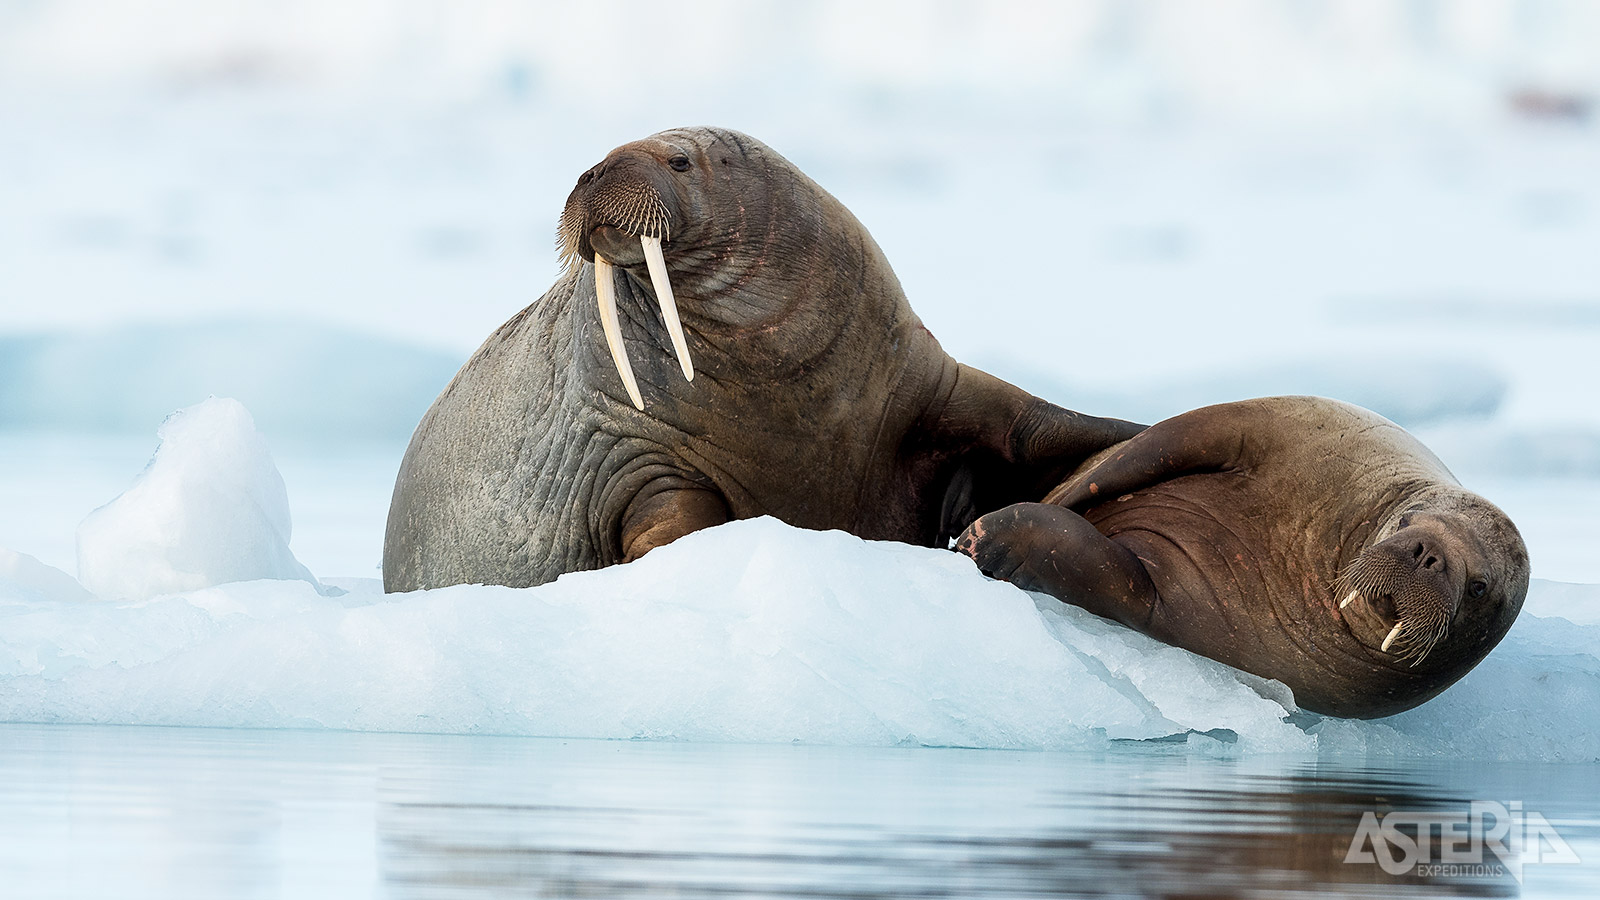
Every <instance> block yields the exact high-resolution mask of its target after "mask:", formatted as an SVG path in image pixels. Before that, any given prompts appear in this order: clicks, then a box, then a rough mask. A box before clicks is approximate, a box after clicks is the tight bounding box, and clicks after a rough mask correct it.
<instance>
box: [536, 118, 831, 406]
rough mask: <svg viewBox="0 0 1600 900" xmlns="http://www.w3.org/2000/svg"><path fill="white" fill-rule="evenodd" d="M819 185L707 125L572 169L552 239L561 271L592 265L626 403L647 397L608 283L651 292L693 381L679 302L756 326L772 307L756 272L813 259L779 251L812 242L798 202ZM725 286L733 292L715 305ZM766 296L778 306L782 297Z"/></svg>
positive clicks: (706, 317) (749, 141)
mask: <svg viewBox="0 0 1600 900" xmlns="http://www.w3.org/2000/svg"><path fill="white" fill-rule="evenodd" d="M822 193H823V192H822V191H821V189H820V188H816V186H815V185H814V184H812V183H811V182H810V181H809V179H806V178H805V176H803V175H801V174H800V173H799V171H798V170H797V169H793V167H791V166H789V165H788V163H787V162H786V161H784V160H783V159H782V157H779V156H778V155H777V154H776V153H773V152H772V151H771V150H770V149H768V148H767V147H766V146H765V145H763V144H761V143H760V142H759V141H756V140H755V139H753V138H750V137H748V136H746V135H742V134H739V133H738V132H733V131H729V130H726V129H712V128H684V129H674V130H672V131H664V132H661V133H660V134H656V135H652V136H650V137H648V138H645V139H643V140H639V141H634V142H632V143H628V144H624V145H622V146H621V147H618V148H617V149H615V150H613V151H611V153H609V154H608V155H607V156H606V158H605V159H604V160H602V161H601V162H600V163H599V164H598V165H596V166H594V167H593V168H591V169H589V170H588V171H586V172H584V173H583V174H582V175H580V176H579V177H578V183H577V185H576V186H575V187H574V188H573V189H572V193H571V194H570V195H569V196H568V197H567V203H566V207H565V208H564V209H563V210H562V213H561V224H560V226H559V229H558V237H557V245H558V249H559V251H560V254H561V259H562V262H563V265H564V266H566V267H567V268H568V269H569V270H577V269H579V268H581V267H582V266H583V264H584V263H586V262H587V263H592V264H593V266H594V286H595V300H596V302H597V304H598V306H599V309H600V323H601V328H602V330H603V332H604V333H605V338H606V343H607V345H608V347H609V349H610V351H611V359H612V362H613V363H614V364H615V365H616V368H617V373H618V374H619V375H620V376H621V378H622V382H623V386H624V387H625V388H626V390H627V392H628V397H629V399H630V400H632V401H633V405H634V406H636V407H638V408H639V409H641V410H642V409H644V400H643V398H642V396H641V394H640V392H639V386H638V381H637V379H636V378H635V374H634V370H633V366H632V364H631V363H630V361H629V359H628V351H627V348H626V346H625V345H624V342H623V339H622V334H621V324H620V322H619V319H618V313H617V296H618V285H619V282H618V281H617V279H618V278H625V279H628V281H627V283H626V284H623V285H622V287H623V288H624V290H627V291H631V292H632V293H634V294H635V295H640V294H642V293H643V292H645V291H646V290H647V291H648V294H651V295H653V296H654V300H655V302H656V304H657V305H659V308H660V312H661V326H662V327H663V328H664V330H665V332H666V335H667V337H668V338H669V339H670V342H671V346H672V350H673V353H674V354H675V355H676V357H677V360H678V364H679V368H680V369H681V370H682V372H683V377H684V378H685V379H686V380H690V381H692V380H693V379H694V374H695V367H694V361H693V359H692V358H691V356H690V349H689V338H688V335H687V334H686V331H685V324H684V319H683V317H682V314H681V313H680V309H679V302H680V300H681V301H682V302H683V303H684V304H685V307H684V313H688V314H692V315H694V316H697V317H699V319H700V321H702V322H703V323H707V324H710V323H711V322H713V321H717V320H720V321H722V322H723V323H724V324H735V325H741V326H750V325H753V324H764V323H759V321H758V320H759V319H760V318H761V316H762V315H763V314H770V313H774V312H777V311H778V310H776V309H763V308H762V307H763V304H764V301H765V300H767V299H769V298H764V297H762V296H760V295H759V293H758V292H755V291H752V289H751V285H752V283H753V282H754V280H755V279H753V278H752V277H751V276H752V273H753V270H754V269H755V268H756V267H761V268H763V269H766V270H772V269H773V268H774V267H779V266H782V265H785V264H790V263H792V262H793V261H794V257H796V256H801V257H805V258H806V259H804V260H802V262H807V261H809V262H815V260H814V258H813V257H815V253H805V252H803V251H802V252H798V253H790V252H787V251H789V250H795V249H797V248H796V247H785V246H783V242H785V241H796V242H800V241H808V240H809V241H811V243H812V245H816V244H817V243H819V242H818V241H817V235H816V234H815V233H813V231H812V230H810V229H808V228H807V227H806V225H805V223H806V221H807V220H808V219H810V218H814V217H812V216H809V215H806V214H805V213H806V212H807V210H805V209H803V207H804V206H805V205H806V204H807V203H812V204H815V203H816V202H817V200H816V199H815V198H814V196H813V195H814V194H816V195H820V194H822ZM830 199H831V198H830ZM800 246H804V245H800ZM776 280H777V281H780V282H781V281H782V278H781V277H779V278H777V279H776ZM635 288H637V290H635ZM730 293H737V294H738V297H737V299H736V300H735V301H732V302H729V303H724V304H723V306H724V307H725V308H718V306H717V304H718V300H719V298H722V299H727V295H728V294H730ZM770 299H771V300H772V301H773V303H772V305H774V306H776V307H781V306H782V305H783V298H782V297H781V296H774V297H772V298H770ZM691 330H692V329H691ZM791 337H795V336H794V335H791Z"/></svg>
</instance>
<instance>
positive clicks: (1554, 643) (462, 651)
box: [0, 519, 1600, 761]
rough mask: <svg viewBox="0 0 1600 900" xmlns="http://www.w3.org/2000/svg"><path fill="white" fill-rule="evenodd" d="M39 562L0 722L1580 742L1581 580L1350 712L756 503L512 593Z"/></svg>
mask: <svg viewBox="0 0 1600 900" xmlns="http://www.w3.org/2000/svg"><path fill="white" fill-rule="evenodd" d="M16 556H17V555H16V554H12V557H13V558H14V557H16ZM33 567H34V568H29V567H28V566H23V565H18V564H13V565H10V566H9V567H7V566H0V721H11V722H71V723H97V724H144V725H181V726H214V727H249V728H329V729H351V730H363V731H399V732H433V733H458V734H473V733H481V734H508V735H540V736H560V737H592V738H614V739H649V740H679V741H707V742H761V743H771V742H802V743H813V744H836V745H854V746H896V745H900V746H903V745H924V746H940V747H982V748H1006V749H1034V750H1063V749H1092V748H1096V747H1104V746H1106V745H1107V744H1109V743H1111V742H1121V741H1163V742H1177V741H1181V742H1186V743H1187V745H1188V746H1189V747H1190V748H1191V749H1193V750H1195V751H1198V752H1204V753H1227V754H1236V753H1244V754H1251V753H1341V754H1342V753H1366V754H1380V755H1397V756H1449V757H1458V758H1459V757H1473V758H1502V759H1523V760H1582V761H1590V760H1595V759H1600V727H1596V726H1597V724H1600V722H1597V719H1600V586H1591V585H1563V584H1558V583H1555V582H1543V581H1536V582H1535V584H1534V588H1533V592H1532V595H1531V596H1530V600H1529V610H1528V611H1525V612H1524V613H1523V615H1522V617H1521V618H1520V619H1519V621H1518V622H1517V624H1516V626H1515V628H1513V629H1512V631H1511V633H1510V635H1508V636H1507V638H1506V640H1505V641H1504V642H1503V643H1502V644H1501V646H1500V647H1499V648H1497V649H1496V650H1495V652H1494V653H1493V654H1491V655H1490V657H1489V658H1488V659H1487V660H1485V661H1484V663H1483V664H1482V665H1480V666H1479V667H1478V668H1477V669H1476V670H1474V671H1473V672H1472V673H1471V674H1470V675H1468V676H1467V678H1465V679H1464V680H1463V681H1462V682H1460V683H1459V684H1457V685H1456V686H1455V687H1453V688H1451V689H1450V690H1449V691H1447V692H1445V693H1444V694H1443V695H1441V696H1440V697H1439V698H1437V699H1435V700H1433V701H1432V702H1430V703H1428V704H1425V705H1424V706H1422V707H1420V708H1418V709H1416V710H1413V711H1411V712H1408V713H1405V714H1402V715H1399V716H1394V717H1392V718H1389V719H1384V720H1380V721H1374V722H1361V721H1351V720H1339V719H1331V718H1323V717H1319V716H1316V715H1313V714H1309V713H1305V712H1301V711H1297V710H1295V708H1294V706H1293V703H1292V699H1291V696H1290V693H1289V691H1288V689H1287V688H1285V687H1284V686H1283V685H1281V684H1279V683H1277V682H1273V681H1268V680H1265V679H1261V678H1258V677H1256V676H1253V675H1249V674H1247V673H1244V672H1240V671H1237V670H1235V669H1232V668H1229V667H1227V666H1224V665H1221V664H1219V663H1215V662H1212V661H1210V660H1207V659H1204V658H1202V657H1198V656H1195V655H1194V654H1191V653H1188V652H1186V651H1183V650H1179V649H1177V648H1174V647H1168V646H1166V645H1163V644H1160V643H1158V642H1156V641H1153V640H1150V639H1149V638H1146V637H1144V636H1142V635H1139V634H1136V633H1134V632H1132V631H1129V630H1127V629H1125V628H1122V627H1121V626H1118V625H1116V624H1113V623H1110V622H1107V621H1105V620H1102V619H1098V618H1096V617H1094V616H1091V615H1089V614H1087V613H1085V612H1083V611H1081V610H1078V609H1076V608H1073V607H1069V606H1065V605H1063V604H1060V603H1058V602H1056V601H1055V600H1053V599H1050V598H1048V597H1044V596H1042V595H1034V594H1028V593H1025V592H1023V591H1021V590H1018V589H1016V588H1014V587H1012V586H1010V585H1007V584H1002V583H998V582H993V581H989V580H988V579H986V578H984V577H983V576H982V575H980V574H979V573H978V572H977V570H976V569H975V567H974V566H973V565H972V563H971V562H970V561H969V560H967V559H966V558H965V557H962V556H959V555H957V554H953V553H949V552H945V551H938V550H931V549H926V548H919V547H911V546H907V545H904V544H895V543H884V542H871V541H863V540H861V539H859V538H855V537H852V536H850V535H847V534H844V533H841V532H815V531H805V530H802V529H797V528H792V527H789V526H787V525H784V524H782V523H780V522H778V521H776V520H773V519H755V520H748V521H741V522H733V523H730V524H728V525H725V526H722V527H719V528H715V529H710V530H708V531H704V532H700V533H696V534H694V535H690V536H689V537H687V538H684V539H682V540H679V541H677V542H675V543H673V544H671V545H669V546H666V547H663V548H660V549H658V550H656V551H654V552H652V553H650V554H649V555H647V556H646V557H644V558H643V559H641V560H639V561H637V562H635V563H632V564H630V565H626V566H617V567H613V568H609V569H604V570H600V571H596V572H581V573H575V574H572V575H568V576H565V577H563V578H561V579H559V580H558V581H556V582H554V583H553V584H548V585H544V586H542V587H537V588H524V589H513V588H505V587H493V586H479V585H463V586H457V587H451V588H444V589H440V590H432V591H418V592H415V593H411V594H399V595H384V594H383V593H381V591H380V589H379V587H378V585H377V584H376V582H374V581H371V580H362V579H350V580H341V579H325V581H330V582H332V583H335V584H339V585H341V586H343V587H344V588H346V590H347V593H344V594H342V595H340V596H324V595H323V594H319V593H318V592H317V590H316V589H315V588H314V587H312V585H310V584H308V583H305V582H294V581H250V582H240V583H233V584H224V585H220V586H217V587H211V588H205V589H201V590H196V591H191V592H186V593H181V594H168V595H162V596H158V597H155V598H153V599H150V600H145V601H141V602H107V601H100V600H95V599H92V598H90V597H89V595H87V594H86V593H84V592H83V591H82V589H81V588H79V587H77V585H76V583H75V582H73V581H72V579H71V578H70V577H68V576H65V575H64V573H55V575H51V574H50V573H49V572H44V573H43V574H41V572H40V570H39V569H38V564H37V563H34V564H33ZM50 571H51V572H53V571H54V570H50ZM30 573H31V574H30ZM56 576H60V577H59V578H57V577H56ZM1557 613H1560V614H1562V615H1565V616H1567V618H1561V617H1558V616H1557V615H1556V614H1557Z"/></svg>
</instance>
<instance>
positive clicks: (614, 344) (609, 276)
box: [594, 253, 644, 410]
mask: <svg viewBox="0 0 1600 900" xmlns="http://www.w3.org/2000/svg"><path fill="white" fill-rule="evenodd" d="M614 278H616V271H615V269H614V268H613V267H612V265H611V263H609V262H606V260H605V257H603V256H601V255H600V254H598V253H596V254H595V256H594V295H595V299H597V300H598V301H599V302H600V328H601V330H602V331H604V332H605V333H606V345H607V346H609V347H610V348H611V361H612V362H613V363H615V364H616V366H617V374H618V375H621V376H622V386H623V387H624V388H627V390H628V399H630V400H632V401H633V405H634V406H636V407H638V408H639V409H641V410H642V409H644V398H643V397H641V396H639V382H638V381H637V380H635V379H634V377H633V366H632V365H631V364H629V362H628V348H626V347H624V346H622V323H621V322H619V321H618V320H617V286H616V283H615V282H614V281H613V279H614Z"/></svg>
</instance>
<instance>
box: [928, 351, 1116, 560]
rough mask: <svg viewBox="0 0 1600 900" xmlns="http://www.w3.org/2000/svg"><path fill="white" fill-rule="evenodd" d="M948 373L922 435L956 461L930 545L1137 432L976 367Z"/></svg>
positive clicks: (1035, 492)
mask: <svg viewBox="0 0 1600 900" xmlns="http://www.w3.org/2000/svg"><path fill="white" fill-rule="evenodd" d="M955 369H956V378H955V384H954V386H953V388H952V389H951V391H950V395H949V398H948V400H947V401H946V402H945V404H944V405H943V407H942V409H941V410H940V411H939V420H938V423H937V426H935V427H934V428H931V429H930V430H933V431H936V432H938V433H939V434H941V435H942V436H943V440H944V441H945V442H946V444H947V446H950V447H954V448H958V455H959V457H960V460H961V462H960V467H959V468H958V469H957V471H956V472H955V473H954V475H953V476H952V479H951V482H950V485H949V488H948V490H947V491H946V494H945V499H944V508H943V512H942V515H941V523H940V534H939V536H938V542H937V544H936V546H941V547H942V546H946V544H947V542H948V540H949V539H950V538H953V537H955V536H956V535H958V534H960V533H961V532H962V531H963V530H964V529H965V528H966V527H967V526H968V525H969V524H971V523H972V521H973V520H974V519H975V518H976V517H977V516H978V515H980V514H982V513H984V512H989V511H992V510H997V509H1000V508H1002V507H1005V506H1009V505H1011V504H1013V503H1018V502H1021V501H1025V500H1034V499H1037V498H1039V497H1041V496H1043V495H1044V493H1045V492H1046V491H1049V490H1050V489H1051V488H1053V487H1055V486H1056V485H1058V484H1060V483H1061V481H1062V479H1064V478H1066V477H1067V476H1068V475H1069V474H1070V473H1072V471H1073V470H1074V469H1077V468H1078V467H1080V466H1081V465H1083V463H1084V461H1085V460H1087V459H1089V458H1090V457H1092V456H1094V455H1095V454H1096V453H1099V452H1101V451H1103V450H1105V449H1106V448H1108V447H1111V446H1114V445H1116V444H1118V443H1121V442H1124V441H1127V440H1128V439H1129V438H1131V437H1133V436H1135V435H1137V434H1139V433H1140V432H1141V431H1143V430H1144V428H1145V426H1143V425H1139V424H1136V423H1133V422H1125V421H1123V420H1121V419H1104V418H1100V417H1097V416H1089V415H1084V414H1082V413H1078V412H1073V411H1072V410H1069V409H1063V408H1061V407H1059V406H1056V405H1055V404H1053V403H1049V402H1046V401H1044V400H1041V399H1039V398H1038V397H1035V396H1033V395H1032V394H1029V393H1028V392H1027V391H1024V390H1022V389H1021V388H1018V387H1016V386H1014V385H1011V384H1009V383H1007V382H1005V381H1003V380H1001V379H999V378H996V377H995V376H993V375H990V374H989V373H987V372H984V371H982V370H981V369H975V368H973V367H971V366H967V365H961V364H957V365H956V366H955Z"/></svg>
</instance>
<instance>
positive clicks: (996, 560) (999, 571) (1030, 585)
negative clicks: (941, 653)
mask: <svg viewBox="0 0 1600 900" xmlns="http://www.w3.org/2000/svg"><path fill="white" fill-rule="evenodd" d="M956 550H957V551H959V552H961V553H965V554H966V555H968V556H970V557H972V559H973V561H974V562H976V563H977V564H978V569H979V570H980V571H982V572H983V573H984V574H985V575H988V576H989V577H990V578H997V579H999V580H1001V581H1009V582H1011V583H1012V584H1014V585H1016V586H1017V587H1020V588H1022V589H1023V590H1027V591H1040V592H1042V593H1046V594H1049V595H1050V596H1052V597H1055V598H1056V599H1058V600H1063V601H1066V602H1067V603H1071V604H1073V605H1074V606H1081V607H1083V608H1084V609H1086V610H1088V611H1089V612H1092V613H1094V614H1095V615H1097V616H1102V617H1104V618H1107V619H1111V620H1113V621H1117V622H1121V623H1122V624H1124V625H1127V626H1128V627H1129V628H1133V629H1135V630H1138V631H1146V630H1148V628H1149V627H1150V620H1151V617H1152V616H1153V614H1154V612H1155V608H1156V603H1157V602H1158V597H1157V595H1156V589H1155V585H1154V584H1152V583H1151V581H1150V575H1149V573H1147V572H1146V571H1145V568H1144V563H1142V562H1140V561H1139V558H1138V557H1137V556H1135V555H1134V554H1133V551H1131V550H1129V549H1128V548H1126V547H1124V546H1122V545H1121V544H1118V543H1117V542H1116V541H1113V540H1111V539H1110V538H1108V537H1106V536H1105V535H1103V534H1101V533H1100V532H1098V531H1096V530H1095V528H1094V526H1093V525H1090V524H1089V522H1088V520H1087V519H1085V518H1083V517H1082V516H1080V515H1078V514H1077V513H1075V512H1072V511H1071V510H1068V509H1063V508H1061V507H1059V506H1052V505H1050V504H1045V503H1018V504H1015V505H1013V506H1008V507H1006V508H1005V509H1001V510H996V511H995V512H992V513H989V514H988V515H985V516H981V517H979V519H978V520H977V521H976V522H973V523H972V525H971V526H970V527H969V528H967V530H966V532H965V533H963V534H962V535H961V538H960V539H959V540H957V541H956Z"/></svg>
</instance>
